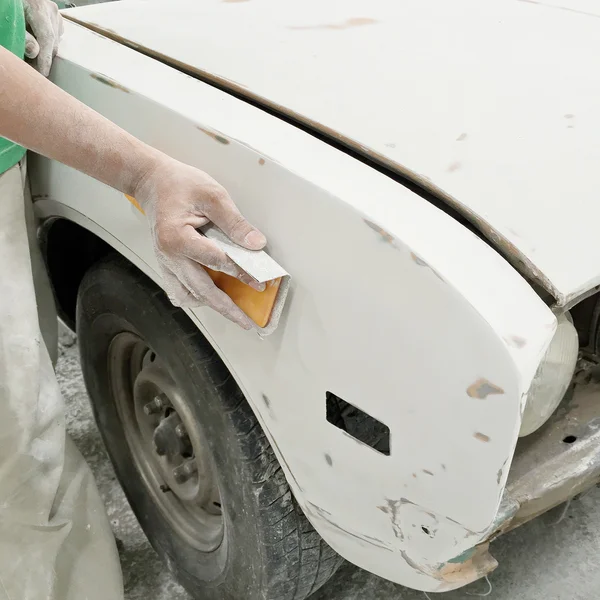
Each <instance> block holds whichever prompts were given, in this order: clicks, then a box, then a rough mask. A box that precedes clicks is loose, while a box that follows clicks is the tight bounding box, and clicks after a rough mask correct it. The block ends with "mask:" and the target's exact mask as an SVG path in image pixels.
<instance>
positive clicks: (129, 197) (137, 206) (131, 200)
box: [125, 194, 146, 215]
mask: <svg viewBox="0 0 600 600" xmlns="http://www.w3.org/2000/svg"><path fill="white" fill-rule="evenodd" d="M125 198H127V200H129V202H131V204H133V205H134V206H135V207H136V208H137V209H138V210H139V211H140V212H141V213H142V214H143V215H145V214H146V213H145V212H144V209H143V208H142V207H141V206H140V203H139V202H138V201H137V200H136V199H135V198H134V197H133V196H129V195H128V194H125Z"/></svg>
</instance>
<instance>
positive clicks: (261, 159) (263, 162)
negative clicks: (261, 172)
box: [258, 158, 265, 167]
mask: <svg viewBox="0 0 600 600" xmlns="http://www.w3.org/2000/svg"><path fill="white" fill-rule="evenodd" d="M258 164H259V165H260V166H261V167H262V166H263V165H264V164H265V159H264V158H259V159H258Z"/></svg>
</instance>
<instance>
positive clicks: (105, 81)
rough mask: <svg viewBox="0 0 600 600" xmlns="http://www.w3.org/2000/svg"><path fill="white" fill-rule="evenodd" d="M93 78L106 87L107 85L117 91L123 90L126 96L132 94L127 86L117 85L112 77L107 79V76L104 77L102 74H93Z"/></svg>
mask: <svg viewBox="0 0 600 600" xmlns="http://www.w3.org/2000/svg"><path fill="white" fill-rule="evenodd" d="M91 78H92V79H95V80H96V81H98V82H99V83H103V84H104V85H107V86H108V87H111V88H113V89H115V90H121V91H122V92H125V93H126V94H129V93H130V92H129V90H128V89H127V88H126V87H125V86H123V85H121V84H120V83H117V82H116V81H115V80H114V79H111V78H110V77H107V76H106V75H102V74H101V73H92V74H91Z"/></svg>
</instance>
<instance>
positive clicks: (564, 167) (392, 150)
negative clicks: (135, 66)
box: [66, 0, 600, 305]
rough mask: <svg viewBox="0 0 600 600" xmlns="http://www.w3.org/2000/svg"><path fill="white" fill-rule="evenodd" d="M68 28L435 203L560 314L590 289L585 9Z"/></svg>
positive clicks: (596, 49)
mask: <svg viewBox="0 0 600 600" xmlns="http://www.w3.org/2000/svg"><path fill="white" fill-rule="evenodd" d="M66 14H67V16H68V17H69V18H72V19H73V20H76V21H78V22H80V23H81V24H85V25H86V26H88V27H90V28H92V29H95V30H97V31H101V32H102V33H104V34H105V35H107V36H108V37H112V38H113V39H116V40H117V41H119V42H121V43H126V44H129V45H130V46H132V47H134V48H137V49H139V50H141V51H143V52H146V53H148V54H151V55H153V56H155V57H157V58H158V59H160V60H163V61H165V62H168V63H170V64H172V65H173V66H175V67H177V68H180V69H183V70H185V71H187V72H190V73H192V74H195V75H197V76H199V77H200V78H202V79H204V80H205V81H210V82H213V83H215V84H217V85H219V86H221V87H224V88H226V89H228V90H231V91H232V92H233V93H236V94H238V95H240V96H242V97H246V98H248V99H249V100H250V101H253V102H256V103H258V104H259V105H262V106H265V107H268V108H269V109H271V110H276V111H278V112H279V113H280V114H281V115H282V116H284V117H286V118H290V119H292V120H294V121H295V122H297V123H299V124H301V126H303V127H304V128H306V129H308V130H310V131H312V132H317V133H318V134H319V135H322V136H324V137H325V138H326V139H328V140H330V141H332V142H334V143H337V144H339V145H341V146H343V147H344V148H347V149H349V150H350V151H352V152H354V153H355V154H356V155H357V156H359V157H363V158H364V159H365V160H369V161H371V162H372V164H376V165H381V166H382V167H383V168H385V169H386V170H388V171H389V172H390V173H396V174H398V175H399V176H400V177H404V178H407V179H409V180H411V181H412V182H415V183H416V184H417V185H419V186H421V187H422V188H425V189H427V190H428V191H429V192H433V194H435V195H436V196H437V197H438V198H440V199H442V200H443V202H445V203H446V204H447V205H448V206H450V207H452V210H456V211H459V212H460V213H461V214H462V215H463V216H465V217H467V218H468V219H469V220H470V221H471V222H472V223H474V224H475V225H476V227H477V228H478V229H479V231H480V232H482V233H483V234H484V235H485V236H486V237H487V238H488V239H489V240H490V241H491V242H492V243H493V244H494V245H495V246H496V247H497V248H498V250H499V251H500V252H502V253H503V254H504V256H506V258H507V259H508V260H510V261H511V262H513V264H515V265H516V266H517V267H518V268H519V269H520V270H521V271H522V272H523V273H524V274H525V275H526V276H527V277H528V278H530V279H532V280H535V281H536V282H537V283H538V284H540V285H541V286H542V287H543V288H545V289H546V290H547V291H548V292H549V293H551V294H552V295H553V296H554V298H555V300H556V302H557V304H558V305H567V304H569V303H572V302H574V301H575V300H576V299H577V298H579V297H581V296H582V295H584V294H585V293H586V292H588V291H589V290H591V289H593V288H594V287H595V286H597V285H599V284H600V243H598V242H597V241H596V221H597V220H598V218H599V217H600V202H599V201H598V193H597V190H596V184H595V178H594V175H593V174H594V173H595V172H596V169H598V166H599V165H600V111H599V110H598V105H599V103H600V70H599V69H597V68H595V66H594V65H595V62H596V58H597V57H598V56H600V8H598V7H597V5H596V3H595V0H570V2H569V3H568V4H567V3H566V2H565V1H564V0H562V3H561V0H555V1H554V2H550V1H546V0H539V1H534V0H488V1H487V2H481V0H453V1H452V2H449V1H448V0H395V1H393V2H391V1H390V0H331V1H329V2H322V0H303V1H302V2H291V1H283V2H282V0H249V1H245V0H203V1H202V2H198V0H170V1H169V2H164V0H156V1H155V0H150V1H148V0H146V1H140V0H129V1H127V2H115V3H109V4H102V5H96V6H90V7H85V8H80V9H75V10H71V11H67V13H66ZM198 110H199V111H201V110H202V107H198ZM440 242H441V243H443V240H440Z"/></svg>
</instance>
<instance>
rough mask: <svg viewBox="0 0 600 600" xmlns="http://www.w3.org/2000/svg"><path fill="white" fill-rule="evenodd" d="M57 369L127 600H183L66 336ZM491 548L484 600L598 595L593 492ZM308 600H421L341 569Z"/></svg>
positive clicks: (444, 599)
mask: <svg viewBox="0 0 600 600" xmlns="http://www.w3.org/2000/svg"><path fill="white" fill-rule="evenodd" d="M63 342H66V343H67V344H69V345H66V346H62V348H61V358H60V360H59V363H58V369H57V370H58V379H59V382H60V385H61V387H62V390H63V394H64V396H65V400H66V403H67V410H68V421H67V422H68V429H69V432H70V434H71V436H72V437H73V439H74V440H75V443H76V444H77V445H78V446H79V449H80V450H81V452H82V453H83V454H84V456H85V457H86V459H87V461H88V462H89V463H90V465H91V467H92V470H93V472H94V474H95V476H96V479H97V481H98V486H99V488H100V492H101V494H102V496H103V498H104V500H105V502H106V506H107V510H108V514H109V517H110V520H111V523H112V526H113V531H114V533H115V536H116V537H117V538H118V539H120V540H121V542H122V546H121V560H122V564H123V575H124V579H125V596H126V598H127V600H191V599H190V597H189V596H188V595H187V594H186V593H185V592H184V591H183V589H182V588H181V587H180V586H179V585H177V584H176V583H175V582H174V581H173V579H172V578H171V576H170V574H169V572H168V571H167V569H166V568H165V567H164V566H163V565H162V563H161V562H160V561H159V560H158V559H157V557H156V555H155V554H154V551H153V550H152V548H151V547H150V545H149V543H148V542H147V540H146V538H145V537H144V534H143V533H142V531H141V529H140V528H139V525H138V523H137V521H136V519H135V517H134V516H133V514H132V513H131V511H130V509H129V506H128V504H127V501H126V500H125V496H124V495H123V492H122V491H121V488H120V486H119V484H118V482H117V480H116V479H115V475H114V472H113V470H112V467H111V465H110V462H109V460H108V457H107V455H106V451H105V450H104V447H103V445H102V441H101V439H100V435H99V433H98V430H97V429H96V425H95V423H94V421H93V419H92V415H91V411H90V408H89V404H88V398H87V394H86V392H85V388H84V385H83V381H82V379H81V372H80V369H79V360H78V354H77V346H76V344H74V343H73V341H72V340H69V339H68V337H64V338H63ZM563 512H564V511H563V507H559V508H558V509H555V510H554V511H553V512H552V513H549V514H547V515H545V516H543V517H541V518H539V519H537V520H536V521H534V522H532V523H530V524H528V525H525V526H523V527H522V528H520V529H518V530H517V531H514V532H513V533H510V534H508V535H506V536H505V537H503V538H501V539H500V540H498V541H496V542H495V543H494V544H493V545H492V554H493V555H494V556H495V557H496V558H497V559H498V562H499V563H500V566H499V567H498V569H497V570H496V571H495V572H494V573H493V574H492V576H491V577H490V581H491V583H492V586H493V587H492V592H491V594H490V595H489V596H488V597H489V598H490V599H491V600H517V599H518V600H541V599H544V600H593V599H596V598H598V595H599V592H598V590H599V589H600V568H599V567H600V491H598V490H596V489H594V490H593V491H591V492H590V493H589V494H587V495H586V496H584V497H583V498H581V499H579V500H577V501H575V502H573V503H572V504H571V505H570V506H569V508H568V510H567V511H566V513H565V514H564V518H563V519H562V520H560V522H558V523H557V521H558V520H559V519H560V517H561V515H562V514H563ZM487 591H488V586H487V584H486V582H485V581H479V582H476V583H475V584H472V585H471V586H469V587H468V588H464V589H462V590H459V591H456V592H451V593H448V594H445V595H443V596H436V595H435V594H430V597H431V598H432V600H433V598H440V600H459V599H460V600H468V598H469V597H472V596H475V595H482V594H485V592H487ZM313 598H314V600H363V599H365V598H374V599H377V600H423V599H424V598H425V595H424V594H423V593H422V592H416V591H414V590H407V589H406V588H403V587H401V586H397V585H394V584H392V583H389V582H387V581H384V580H382V579H378V578H377V577H375V576H373V575H370V574H368V573H365V572H364V571H361V570H359V569H357V568H355V567H352V566H350V565H347V566H345V567H343V568H342V569H341V570H340V571H339V572H338V574H337V575H336V576H335V577H334V579H333V580H332V581H331V582H330V583H329V584H328V585H327V586H325V588H323V589H322V590H320V591H319V592H318V593H317V594H316V595H315V596H313Z"/></svg>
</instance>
